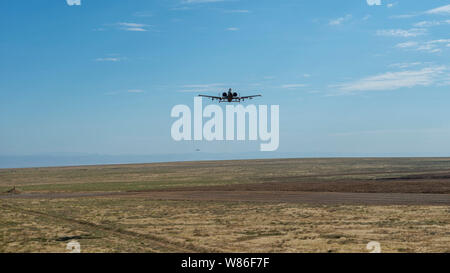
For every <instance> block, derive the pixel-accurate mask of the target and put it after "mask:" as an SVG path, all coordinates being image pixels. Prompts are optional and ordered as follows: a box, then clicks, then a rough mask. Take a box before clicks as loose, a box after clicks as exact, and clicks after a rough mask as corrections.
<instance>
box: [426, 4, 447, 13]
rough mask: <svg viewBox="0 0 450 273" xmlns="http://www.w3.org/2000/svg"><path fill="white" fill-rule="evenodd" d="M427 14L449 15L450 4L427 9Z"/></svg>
mask: <svg viewBox="0 0 450 273" xmlns="http://www.w3.org/2000/svg"><path fill="white" fill-rule="evenodd" d="M425 13H426V14H443V15H449V14H450V5H445V6H442V7H438V8H434V9H430V10H427V11H426V12H425Z"/></svg>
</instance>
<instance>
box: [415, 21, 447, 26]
mask: <svg viewBox="0 0 450 273" xmlns="http://www.w3.org/2000/svg"><path fill="white" fill-rule="evenodd" d="M448 24H450V20H442V21H436V20H434V21H420V22H417V23H415V24H414V26H415V27H434V26H440V25H448Z"/></svg>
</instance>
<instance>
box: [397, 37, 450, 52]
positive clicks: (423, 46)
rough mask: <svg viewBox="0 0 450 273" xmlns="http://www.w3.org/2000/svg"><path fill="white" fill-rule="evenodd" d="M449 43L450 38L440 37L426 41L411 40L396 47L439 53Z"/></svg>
mask: <svg viewBox="0 0 450 273" xmlns="http://www.w3.org/2000/svg"><path fill="white" fill-rule="evenodd" d="M448 43H450V39H438V40H430V41H425V42H413V41H410V42H404V43H399V44H397V45H396V46H395V47H397V48H402V49H409V50H415V51H423V52H428V53H439V52H442V50H443V48H445V47H446V45H447V44H448Z"/></svg>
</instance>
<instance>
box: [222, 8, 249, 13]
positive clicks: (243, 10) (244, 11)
mask: <svg viewBox="0 0 450 273" xmlns="http://www.w3.org/2000/svg"><path fill="white" fill-rule="evenodd" d="M225 12H227V13H250V11H249V10H246V9H234V10H226V11H225Z"/></svg>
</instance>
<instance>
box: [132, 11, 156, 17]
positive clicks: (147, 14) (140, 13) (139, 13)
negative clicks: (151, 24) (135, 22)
mask: <svg viewBox="0 0 450 273" xmlns="http://www.w3.org/2000/svg"><path fill="white" fill-rule="evenodd" d="M133 16H136V17H152V16H153V13H152V12H149V11H137V12H135V13H134V14H133Z"/></svg>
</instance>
